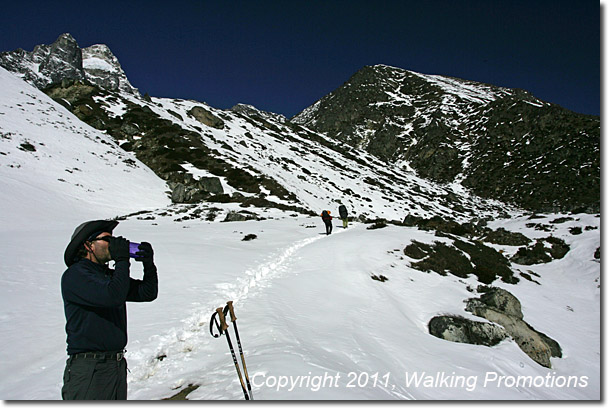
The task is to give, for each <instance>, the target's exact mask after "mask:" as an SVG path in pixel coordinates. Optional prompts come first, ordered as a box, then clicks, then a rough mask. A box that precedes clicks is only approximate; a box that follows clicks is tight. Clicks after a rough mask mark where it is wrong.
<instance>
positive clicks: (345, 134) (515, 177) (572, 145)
mask: <svg viewBox="0 0 610 410" xmlns="http://www.w3.org/2000/svg"><path fill="white" fill-rule="evenodd" d="M291 122H293V123H296V124H299V125H303V126H306V127H307V128H309V129H311V130H314V131H316V132H320V133H323V134H325V135H327V136H328V137H330V138H333V139H336V140H339V141H341V142H342V143H343V144H344V145H346V146H348V147H349V146H351V147H356V148H362V149H365V150H366V151H368V152H369V153H370V154H372V155H375V156H376V157H378V158H380V159H381V160H384V161H387V162H390V163H394V164H402V165H404V166H405V167H406V168H407V169H414V170H416V171H417V173H418V174H419V175H420V176H422V177H424V178H429V179H432V180H435V181H437V182H441V183H460V184H462V185H463V186H465V187H467V188H470V189H472V190H473V191H474V193H476V194H478V195H480V196H483V197H487V198H494V199H499V200H502V201H504V202H507V203H513V204H516V205H518V206H521V207H525V208H528V209H537V210H541V211H558V210H573V209H580V208H585V209H589V210H595V209H599V181H600V179H599V177H600V149H599V148H600V121H599V117H598V116H588V115H582V114H577V113H574V112H571V111H569V110H566V109H564V108H562V107H559V106H557V105H554V104H550V103H548V102H544V101H541V100H539V99H537V98H536V97H534V96H533V95H531V94H530V93H528V92H526V91H524V90H519V89H508V88H503V87H497V86H493V85H489V84H484V83H478V82H475V81H469V80H463V79H458V78H453V77H446V76H440V75H429V74H421V73H416V72H413V71H408V70H404V69H400V68H395V67H390V66H386V65H376V66H366V67H364V68H362V69H361V70H359V71H358V72H356V73H355V74H354V75H353V76H352V77H351V78H350V79H349V80H348V81H347V82H345V83H344V84H343V85H342V86H340V87H339V88H337V89H336V90H335V91H333V92H331V93H330V94H328V95H327V96H325V97H323V98H322V99H320V100H319V101H317V102H316V103H315V104H313V105H312V106H310V107H308V108H307V109H305V110H304V111H303V112H302V113H300V114H298V115H297V116H295V117H293V118H292V119H291Z"/></svg>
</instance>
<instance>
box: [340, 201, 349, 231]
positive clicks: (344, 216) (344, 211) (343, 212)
mask: <svg viewBox="0 0 610 410" xmlns="http://www.w3.org/2000/svg"><path fill="white" fill-rule="evenodd" d="M339 216H340V217H341V220H342V221H343V229H345V228H347V208H346V207H345V205H343V204H341V205H340V206H339Z"/></svg>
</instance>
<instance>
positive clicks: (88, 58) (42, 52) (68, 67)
mask: <svg viewBox="0 0 610 410" xmlns="http://www.w3.org/2000/svg"><path fill="white" fill-rule="evenodd" d="M0 66H2V67H4V68H6V69H7V70H8V71H11V72H13V73H17V74H19V75H21V76H22V77H23V79H24V80H26V81H28V82H29V83H31V84H33V85H34V86H36V87H37V88H39V89H44V88H46V87H49V86H52V85H55V84H58V83H61V82H62V81H66V80H71V81H83V80H87V81H89V82H91V83H92V84H95V85H98V86H100V87H102V88H105V89H108V90H112V91H118V90H120V91H124V92H126V93H130V94H136V95H139V93H138V90H137V89H136V88H134V87H133V86H132V85H131V84H130V83H129V80H128V79H127V76H126V75H125V72H124V71H123V69H122V68H121V65H120V63H119V60H118V59H117V58H116V57H115V56H114V54H112V52H111V51H110V49H109V48H108V47H107V46H106V45H103V44H96V45H92V46H90V47H87V48H84V49H81V48H80V47H79V46H78V44H77V42H76V40H75V39H74V37H72V36H71V35H70V34H68V33H64V34H62V35H61V36H59V38H58V39H57V40H56V41H55V42H54V43H53V44H51V45H45V44H43V45H39V46H36V47H34V50H33V51H31V52H28V51H25V50H22V49H17V50H14V51H5V52H2V53H0Z"/></svg>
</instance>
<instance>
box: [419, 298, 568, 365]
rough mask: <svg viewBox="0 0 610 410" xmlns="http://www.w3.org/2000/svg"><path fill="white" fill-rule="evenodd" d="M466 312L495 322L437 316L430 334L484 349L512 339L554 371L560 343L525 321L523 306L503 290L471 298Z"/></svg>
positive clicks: (431, 325)
mask: <svg viewBox="0 0 610 410" xmlns="http://www.w3.org/2000/svg"><path fill="white" fill-rule="evenodd" d="M466 310H467V311H468V312H472V313H473V314H475V315H476V316H479V317H482V318H484V319H487V320H489V321H490V322H493V323H481V322H475V321H473V320H470V319H466V318H463V317H455V316H437V317H434V318H432V319H431V320H430V322H429V323H428V329H429V332H430V334H431V335H433V336H436V337H439V338H441V339H445V340H449V341H453V342H459V343H470V344H481V345H485V346H494V345H496V344H498V343H499V342H500V341H502V340H504V339H505V338H506V337H508V336H510V337H512V338H513V340H514V341H515V342H517V344H518V345H519V348H521V350H523V351H524V352H525V353H526V354H527V355H528V356H529V357H531V358H532V359H533V360H534V361H535V362H537V363H538V364H540V365H542V366H544V367H548V368H551V357H561V355H562V353H561V347H560V346H559V343H557V342H556V341H555V340H553V339H551V338H550V337H548V336H547V335H545V334H544V333H540V332H538V331H536V330H535V329H533V328H532V327H531V326H530V325H529V324H527V323H526V322H525V321H524V320H523V312H522V311H521V303H520V302H519V300H518V299H517V298H516V297H515V296H514V295H513V294H511V293H510V292H508V291H506V290H504V289H500V288H491V289H488V290H487V291H486V292H485V293H484V294H483V295H482V296H481V297H480V298H479V299H469V300H468V301H467V304H466ZM494 323H495V324H497V325H499V326H501V328H499V326H496V325H495V324H494Z"/></svg>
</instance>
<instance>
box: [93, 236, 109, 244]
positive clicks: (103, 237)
mask: <svg viewBox="0 0 610 410" xmlns="http://www.w3.org/2000/svg"><path fill="white" fill-rule="evenodd" d="M110 238H112V235H106V236H102V237H101V238H95V239H91V240H90V241H89V242H95V241H106V242H108V243H110Z"/></svg>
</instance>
